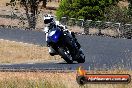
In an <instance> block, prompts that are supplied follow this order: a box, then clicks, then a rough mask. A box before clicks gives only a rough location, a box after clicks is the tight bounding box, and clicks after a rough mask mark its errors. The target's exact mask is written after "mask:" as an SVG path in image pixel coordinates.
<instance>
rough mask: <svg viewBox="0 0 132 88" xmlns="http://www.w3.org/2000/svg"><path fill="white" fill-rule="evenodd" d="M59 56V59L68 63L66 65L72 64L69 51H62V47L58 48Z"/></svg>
mask: <svg viewBox="0 0 132 88" xmlns="http://www.w3.org/2000/svg"><path fill="white" fill-rule="evenodd" d="M58 52H59V54H60V55H61V57H62V58H63V59H64V60H65V61H66V62H67V63H68V64H72V63H73V60H72V56H71V55H70V53H69V51H66V50H64V49H63V48H62V47H60V48H59V49H58Z"/></svg>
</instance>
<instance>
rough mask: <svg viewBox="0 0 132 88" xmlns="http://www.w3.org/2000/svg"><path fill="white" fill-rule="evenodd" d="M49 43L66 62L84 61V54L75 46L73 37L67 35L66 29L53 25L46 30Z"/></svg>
mask: <svg viewBox="0 0 132 88" xmlns="http://www.w3.org/2000/svg"><path fill="white" fill-rule="evenodd" d="M47 38H48V42H49V45H50V46H51V47H52V48H53V49H54V50H55V52H56V53H57V54H58V55H60V56H61V57H62V58H63V59H64V60H65V61H66V62H67V63H68V64H72V63H73V61H77V62H78V63H84V62H85V55H84V53H83V52H82V50H81V49H80V47H78V46H77V44H76V41H75V39H74V38H71V37H69V36H68V32H67V31H63V30H62V29H60V28H59V27H53V28H51V29H50V30H49V32H48V37H47Z"/></svg>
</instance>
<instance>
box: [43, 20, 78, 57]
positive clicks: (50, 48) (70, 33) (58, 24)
mask: <svg viewBox="0 0 132 88" xmlns="http://www.w3.org/2000/svg"><path fill="white" fill-rule="evenodd" d="M55 25H56V26H57V27H59V28H61V29H62V30H63V31H67V32H68V36H70V37H71V38H74V39H75V40H76V38H75V35H74V33H73V32H71V31H68V29H67V27H66V26H63V25H62V24H60V23H59V21H55ZM49 30H50V28H49V26H48V27H45V28H44V32H45V33H46V42H47V41H48V32H49ZM76 41H77V40H76ZM77 43H78V42H77ZM78 44H79V43H78ZM47 46H48V47H49V54H50V55H51V56H54V55H56V52H55V50H54V49H53V48H52V47H51V46H49V45H48V42H47ZM79 47H80V44H79Z"/></svg>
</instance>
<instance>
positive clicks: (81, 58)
mask: <svg viewBox="0 0 132 88" xmlns="http://www.w3.org/2000/svg"><path fill="white" fill-rule="evenodd" d="M77 62H78V63H84V62H85V57H82V56H80V57H79V58H78V60H77Z"/></svg>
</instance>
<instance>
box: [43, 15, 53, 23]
mask: <svg viewBox="0 0 132 88" xmlns="http://www.w3.org/2000/svg"><path fill="white" fill-rule="evenodd" d="M51 22H54V17H53V16H52V15H50V14H47V15H45V16H44V23H45V24H49V23H51Z"/></svg>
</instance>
